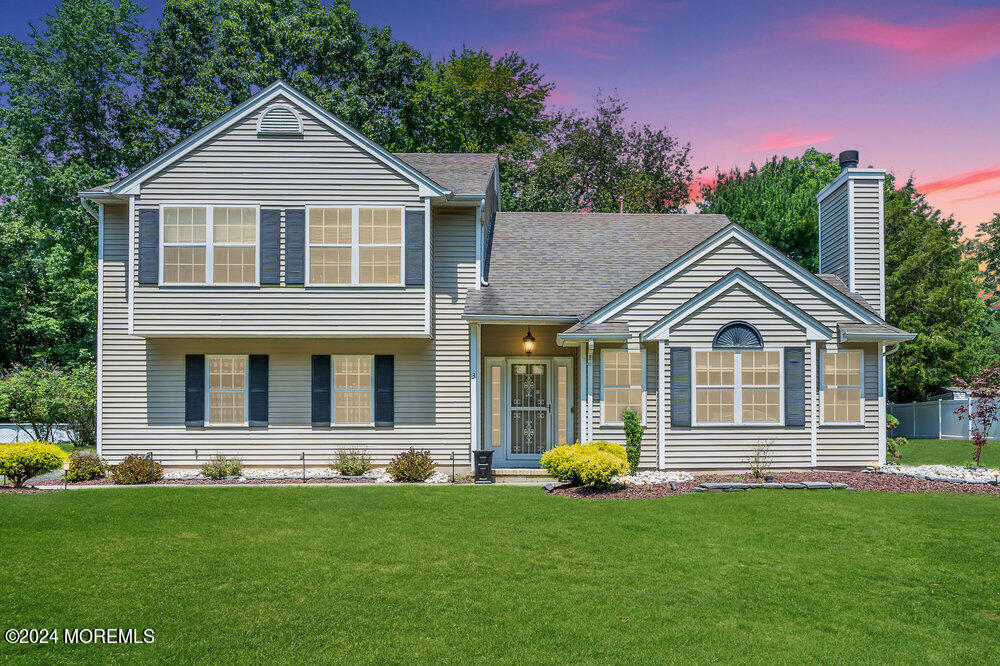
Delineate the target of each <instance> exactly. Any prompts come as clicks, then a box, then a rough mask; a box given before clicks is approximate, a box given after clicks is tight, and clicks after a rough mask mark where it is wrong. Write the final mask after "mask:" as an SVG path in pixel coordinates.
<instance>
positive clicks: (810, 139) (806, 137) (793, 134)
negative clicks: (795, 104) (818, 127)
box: [747, 130, 833, 152]
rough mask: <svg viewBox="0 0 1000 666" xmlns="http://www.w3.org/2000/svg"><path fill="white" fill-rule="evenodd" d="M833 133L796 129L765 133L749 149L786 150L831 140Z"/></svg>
mask: <svg viewBox="0 0 1000 666" xmlns="http://www.w3.org/2000/svg"><path fill="white" fill-rule="evenodd" d="M832 138H833V134H822V133H819V134H802V133H800V132H797V131H795V130H789V131H787V132H776V133H773V134H764V135H762V136H761V137H760V139H759V140H758V141H757V143H755V144H754V145H752V146H750V147H749V148H747V150H749V151H753V152H757V151H773V150H784V149H785V148H795V147H797V146H811V145H813V144H816V143H822V142H823V141H829V140H830V139H832Z"/></svg>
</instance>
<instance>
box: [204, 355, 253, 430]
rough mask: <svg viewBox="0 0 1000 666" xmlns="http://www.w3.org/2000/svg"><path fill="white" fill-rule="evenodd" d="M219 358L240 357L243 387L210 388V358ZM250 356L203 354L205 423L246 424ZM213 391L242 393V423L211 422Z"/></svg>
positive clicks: (216, 424) (248, 417)
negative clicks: (241, 360)
mask: <svg viewBox="0 0 1000 666" xmlns="http://www.w3.org/2000/svg"><path fill="white" fill-rule="evenodd" d="M219 358H242V359H243V388H242V389H213V388H211V385H212V384H211V376H212V372H211V368H212V359H219ZM249 384H250V357H249V356H248V355H246V354H206V355H205V423H206V425H210V426H229V427H240V426H246V425H248V424H249V422H250V387H249ZM213 393H243V422H242V423H213V422H212V410H211V409H210V408H209V406H210V405H211V402H212V394H213Z"/></svg>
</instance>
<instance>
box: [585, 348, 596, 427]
mask: <svg viewBox="0 0 1000 666" xmlns="http://www.w3.org/2000/svg"><path fill="white" fill-rule="evenodd" d="M593 439H594V341H593V340H587V439H586V441H585V442H584V443H586V442H590V441H592V440H593Z"/></svg>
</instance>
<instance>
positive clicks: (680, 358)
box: [670, 347, 691, 427]
mask: <svg viewBox="0 0 1000 666" xmlns="http://www.w3.org/2000/svg"><path fill="white" fill-rule="evenodd" d="M670 425H671V426H673V427H678V426H681V427H684V426H689V425H691V348H690V347H671V348H670Z"/></svg>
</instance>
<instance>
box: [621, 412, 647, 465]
mask: <svg viewBox="0 0 1000 666" xmlns="http://www.w3.org/2000/svg"><path fill="white" fill-rule="evenodd" d="M622 420H623V421H624V422H625V456H626V458H627V459H628V469H629V472H630V473H631V472H634V471H635V470H636V468H638V467H639V456H640V455H641V454H642V433H643V432H644V431H645V430H646V429H645V428H644V427H643V426H642V424H641V423H639V415H638V414H636V413H635V410H634V409H632V408H631V407H628V408H627V409H626V410H625V413H624V414H623V415H622Z"/></svg>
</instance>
